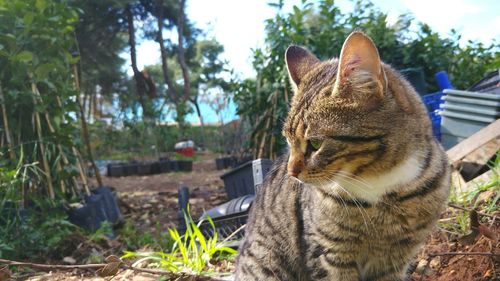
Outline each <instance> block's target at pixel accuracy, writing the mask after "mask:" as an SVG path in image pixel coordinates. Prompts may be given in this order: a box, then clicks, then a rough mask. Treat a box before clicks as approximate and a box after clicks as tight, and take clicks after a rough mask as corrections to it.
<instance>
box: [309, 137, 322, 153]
mask: <svg viewBox="0 0 500 281" xmlns="http://www.w3.org/2000/svg"><path fill="white" fill-rule="evenodd" d="M308 142H309V144H310V145H311V148H312V149H313V150H314V151H316V150H318V149H319V148H320V147H321V144H323V140H319V139H310V140H308Z"/></svg>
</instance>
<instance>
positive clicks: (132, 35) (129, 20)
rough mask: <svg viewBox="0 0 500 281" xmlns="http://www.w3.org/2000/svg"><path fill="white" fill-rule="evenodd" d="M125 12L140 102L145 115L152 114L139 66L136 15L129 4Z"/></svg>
mask: <svg viewBox="0 0 500 281" xmlns="http://www.w3.org/2000/svg"><path fill="white" fill-rule="evenodd" d="M125 14H126V16H127V26H128V44H129V46H130V62H131V64H132V70H133V72H134V79H135V83H136V89H137V95H138V96H139V103H140V104H141V107H142V112H143V117H145V116H147V115H149V114H150V111H149V109H148V107H147V104H146V102H145V100H144V99H145V94H146V81H145V80H144V77H143V76H142V73H141V72H140V71H139V68H138V67H137V51H136V48H135V46H136V42H135V28H134V15H133V14H132V8H131V7H130V5H127V7H126V8H125ZM148 117H149V116H148Z"/></svg>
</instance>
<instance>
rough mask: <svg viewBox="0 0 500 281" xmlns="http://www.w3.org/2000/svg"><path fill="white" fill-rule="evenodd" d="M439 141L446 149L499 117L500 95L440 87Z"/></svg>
mask: <svg viewBox="0 0 500 281" xmlns="http://www.w3.org/2000/svg"><path fill="white" fill-rule="evenodd" d="M443 93H444V94H445V96H443V99H444V103H443V104H442V105H441V109H442V111H441V113H440V114H441V117H442V121H441V142H442V144H443V146H444V148H445V149H449V148H451V147H453V146H455V145H456V144H458V143H459V142H461V141H462V140H464V139H466V138H467V137H469V136H471V135H473V134H474V133H476V132H477V131H479V130H481V129H482V128H484V127H486V126H488V124H490V123H492V122H494V121H495V120H497V119H498V118H499V117H500V95H499V94H494V93H480V92H469V91H460V90H453V89H446V90H443Z"/></svg>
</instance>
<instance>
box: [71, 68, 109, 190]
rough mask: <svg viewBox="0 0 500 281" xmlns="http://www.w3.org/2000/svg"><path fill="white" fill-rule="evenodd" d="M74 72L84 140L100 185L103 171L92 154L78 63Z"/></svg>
mask: <svg viewBox="0 0 500 281" xmlns="http://www.w3.org/2000/svg"><path fill="white" fill-rule="evenodd" d="M73 74H74V76H75V88H76V90H77V92H78V94H77V95H76V102H77V103H78V107H79V108H80V119H81V121H82V131H83V140H84V142H85V146H86V148H87V154H88V156H89V161H90V164H91V165H92V168H94V172H95V178H96V180H97V183H98V184H99V186H102V185H103V184H102V178H101V173H100V172H99V168H98V167H97V165H96V164H95V161H94V156H93V154H92V147H91V145H90V136H89V130H88V127H87V121H86V120H85V112H84V108H83V106H82V103H81V101H80V94H79V93H80V81H79V80H78V69H77V66H76V65H73Z"/></svg>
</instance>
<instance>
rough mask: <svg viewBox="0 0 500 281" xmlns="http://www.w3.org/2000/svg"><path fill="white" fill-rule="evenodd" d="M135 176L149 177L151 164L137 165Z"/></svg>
mask: <svg viewBox="0 0 500 281" xmlns="http://www.w3.org/2000/svg"><path fill="white" fill-rule="evenodd" d="M137 174H138V175H139V176H146V175H151V163H141V164H139V165H137Z"/></svg>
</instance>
